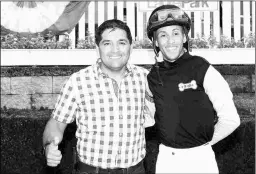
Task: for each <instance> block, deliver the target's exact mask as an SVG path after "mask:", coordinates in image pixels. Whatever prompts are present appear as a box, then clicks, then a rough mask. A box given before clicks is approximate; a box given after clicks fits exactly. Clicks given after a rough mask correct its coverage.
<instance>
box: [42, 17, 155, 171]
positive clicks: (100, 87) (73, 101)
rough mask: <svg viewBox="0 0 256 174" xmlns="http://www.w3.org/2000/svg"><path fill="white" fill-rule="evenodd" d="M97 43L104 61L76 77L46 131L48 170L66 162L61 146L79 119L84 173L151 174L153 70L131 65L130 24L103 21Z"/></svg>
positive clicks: (44, 138) (153, 107) (80, 155)
mask: <svg viewBox="0 0 256 174" xmlns="http://www.w3.org/2000/svg"><path fill="white" fill-rule="evenodd" d="M95 39H96V44H97V48H96V49H97V52H98V53H99V55H100V58H99V59H98V61H97V62H96V64H95V65H92V66H89V67H87V68H85V69H82V70H80V71H79V72H77V73H74V74H73V75H71V77H70V78H69V79H68V81H67V82H66V84H65V85H64V86H63V88H62V91H61V93H60V95H59V98H58V102H57V104H56V106H55V109H54V111H53V113H52V116H51V118H50V120H49V121H48V123H47V125H46V127H45V130H44V134H43V144H44V147H45V155H46V159H47V165H48V166H57V165H58V164H59V163H60V160H61V157H62V155H61V152H60V151H59V150H58V144H59V143H60V142H61V140H62V138H63V133H64V130H65V128H66V126H67V124H69V123H71V122H73V121H74V120H76V124H77V131H76V137H77V140H78V141H77V152H78V157H79V163H78V169H77V172H78V173H84V172H85V173H131V174H133V173H145V170H144V167H143V162H142V161H143V159H144V157H145V154H146V150H145V127H149V126H152V125H154V123H155V122H154V113H155V105H154V103H153V100H152V94H151V92H150V90H149V88H148V82H147V74H148V71H147V70H146V69H144V68H142V67H138V66H135V65H131V64H129V63H128V60H129V57H130V54H131V52H132V36H131V32H130V29H129V27H128V26H127V25H126V24H125V23H124V22H122V21H119V20H116V19H113V20H108V21H105V22H103V23H102V24H101V25H100V26H99V28H98V30H97V32H96V34H95ZM88 58H89V57H88Z"/></svg>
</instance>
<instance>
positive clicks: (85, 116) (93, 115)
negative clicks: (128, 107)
mask: <svg viewBox="0 0 256 174" xmlns="http://www.w3.org/2000/svg"><path fill="white" fill-rule="evenodd" d="M79 106H80V110H81V114H80V120H79V122H80V123H81V124H80V125H81V130H82V132H91V131H101V130H103V129H104V128H105V127H106V126H107V125H109V119H108V118H107V117H106V114H105V112H104V109H105V108H104V109H103V108H101V106H99V105H98V104H97V97H96V98H93V96H90V95H86V96H84V97H83V98H82V100H81V103H80V104H79Z"/></svg>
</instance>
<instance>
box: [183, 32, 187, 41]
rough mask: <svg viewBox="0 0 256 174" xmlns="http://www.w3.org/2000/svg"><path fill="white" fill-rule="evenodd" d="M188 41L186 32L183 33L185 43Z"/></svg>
mask: <svg viewBox="0 0 256 174" xmlns="http://www.w3.org/2000/svg"><path fill="white" fill-rule="evenodd" d="M185 42H187V37H186V35H185V34H183V43H185Z"/></svg>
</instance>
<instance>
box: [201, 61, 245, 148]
mask: <svg viewBox="0 0 256 174" xmlns="http://www.w3.org/2000/svg"><path fill="white" fill-rule="evenodd" d="M203 85H204V88H205V92H206V94H207V95H208V96H209V98H210V100H211V102H212V104H213V107H214V109H215V111H216V112H217V116H218V122H217V123H216V124H215V126H214V134H213V138H212V140H211V142H210V143H211V144H212V145H213V144H216V143H217V142H218V141H220V140H222V139H224V138H225V137H227V136H228V135H230V134H231V133H232V132H233V131H234V130H235V129H236V128H237V127H238V126H239V125H240V117H239V115H238V113H237V110H236V107H235V104H234V102H233V94H232V92H231V90H230V88H229V85H228V83H227V82H226V81H225V79H224V78H223V77H222V75H221V74H220V73H219V72H218V71H217V70H216V69H215V68H213V67H212V66H211V65H210V67H209V68H208V70H207V72H206V74H205V78H204V84H203Z"/></svg>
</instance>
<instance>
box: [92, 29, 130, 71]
mask: <svg viewBox="0 0 256 174" xmlns="http://www.w3.org/2000/svg"><path fill="white" fill-rule="evenodd" d="M101 36H102V40H101V41H100V43H99V47H98V48H97V50H98V52H99V55H100V58H101V60H102V66H101V67H102V69H104V70H106V71H120V70H122V69H125V68H126V67H125V66H126V64H127V62H128V60H129V57H130V54H131V52H132V46H131V45H130V43H129V40H128V38H127V34H126V32H125V31H124V30H122V29H119V28H115V29H106V30H105V31H104V32H103V33H102V35H101Z"/></svg>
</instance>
